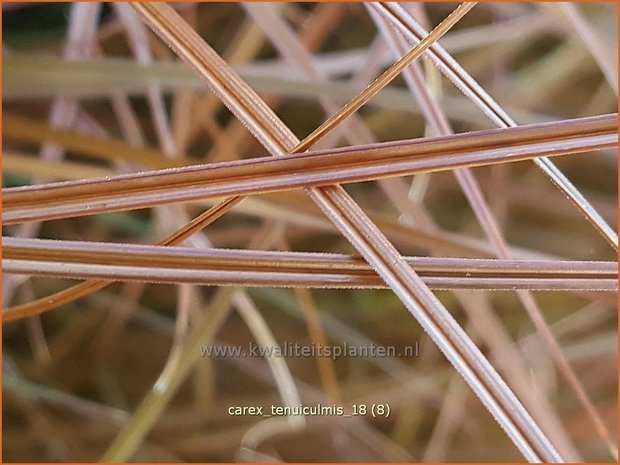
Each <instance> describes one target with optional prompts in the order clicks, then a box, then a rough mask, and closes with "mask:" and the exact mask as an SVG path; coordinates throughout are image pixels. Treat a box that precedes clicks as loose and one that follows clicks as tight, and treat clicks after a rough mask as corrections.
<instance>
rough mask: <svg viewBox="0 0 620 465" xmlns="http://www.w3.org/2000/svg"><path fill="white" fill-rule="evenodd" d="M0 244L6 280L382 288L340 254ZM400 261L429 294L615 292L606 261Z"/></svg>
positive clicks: (356, 261) (7, 317)
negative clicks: (15, 276) (9, 276)
mask: <svg viewBox="0 0 620 465" xmlns="http://www.w3.org/2000/svg"><path fill="white" fill-rule="evenodd" d="M3 241H4V242H3V243H4V248H3V260H5V261H4V262H3V269H4V271H5V272H8V273H28V274H33V275H37V276H54V277H57V278H94V277H96V278H101V279H106V280H114V281H141V282H160V283H172V284H173V283H174V282H188V283H195V284H201V285H227V286H277V287H317V288H377V287H385V284H384V283H382V282H381V280H380V279H379V277H378V276H376V274H375V273H374V272H373V270H372V269H371V268H370V267H369V266H368V265H367V264H366V263H365V262H364V261H363V260H361V259H360V258H353V257H350V256H346V255H334V254H315V253H298V252H286V253H285V252H261V251H246V250H217V249H211V250H201V249H198V250H197V249H193V248H183V247H172V248H171V247H166V248H162V247H158V246H141V245H129V244H113V245H108V244H103V243H88V242H71V241H49V240H34V239H16V238H10V237H5V238H3ZM405 260H406V261H407V263H408V264H409V265H410V266H412V267H413V269H414V270H415V271H416V272H417V273H418V274H419V275H420V276H421V277H422V279H423V280H424V282H425V283H426V284H427V285H429V287H431V288H433V289H495V290H497V289H515V288H525V289H534V290H608V291H615V290H617V282H616V280H617V265H616V264H615V263H613V262H578V261H571V262H561V261H557V262H556V261H553V262H549V261H519V260H487V259H456V258H413V257H409V258H407V257H406V258H405ZM69 264H72V265H71V266H69ZM13 314H14V311H13V310H12V309H10V308H9V309H6V310H5V311H4V312H3V321H4V322H9V321H14V320H15V319H16V317H15V316H13ZM18 316H19V315H18Z"/></svg>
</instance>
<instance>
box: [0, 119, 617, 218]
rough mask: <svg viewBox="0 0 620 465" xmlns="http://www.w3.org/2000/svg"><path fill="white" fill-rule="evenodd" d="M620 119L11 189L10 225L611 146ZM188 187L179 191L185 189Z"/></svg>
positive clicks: (7, 195)
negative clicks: (617, 120)
mask: <svg viewBox="0 0 620 465" xmlns="http://www.w3.org/2000/svg"><path fill="white" fill-rule="evenodd" d="M616 118H617V117H616V115H606V116H600V117H591V118H582V119H578V120H571V121H564V122H558V123H548V124H542V125H535V126H531V127H521V128H514V129H510V130H491V131H480V132H477V133H470V134H461V135H457V136H446V137H439V138H436V139H428V140H425V141H419V140H413V141H401V142H397V143H394V142H391V143H383V144H375V145H370V146H365V147H361V148H360V147H355V148H345V149H337V150H330V151H317V152H308V153H304V154H297V155H289V156H286V157H279V158H276V159H260V160H244V161H233V162H224V163H220V164H214V165H202V166H200V165H194V166H191V167H186V168H179V169H175V170H169V171H158V172H144V173H138V174H129V175H119V176H114V177H106V178H103V179H95V180H83V181H73V182H64V183H55V184H47V185H39V186H27V187H18V188H9V189H4V190H3V197H4V199H3V200H4V211H3V216H2V218H3V221H4V223H5V224H12V223H19V222H24V221H33V220H41V219H58V218H65V217H70V216H82V215H92V214H96V213H103V212H109V211H119V210H127V209H132V208H133V209H135V208H144V207H149V206H153V205H162V204H166V203H172V202H178V201H189V200H197V199H208V198H218V197H222V196H225V195H229V194H231V193H238V194H244V195H245V194H258V193H266V192H274V191H280V190H288V189H295V188H301V187H314V186H320V185H325V184H332V183H334V182H338V183H347V182H356V181H365V180H371V179H378V178H384V177H390V176H402V175H405V174H415V173H420V172H432V171H440V170H448V169H454V168H460V167H466V166H481V165H486V164H495V163H505V162H507V161H517V160H524V159H530V158H532V157H536V156H540V155H541V154H549V155H553V156H557V155H562V154H569V153H578V152H583V151H591V150H596V149H603V148H611V147H614V146H615V145H616V144H617V131H616V126H615V124H616ZM181 187H182V188H183V189H179V188H181Z"/></svg>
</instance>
